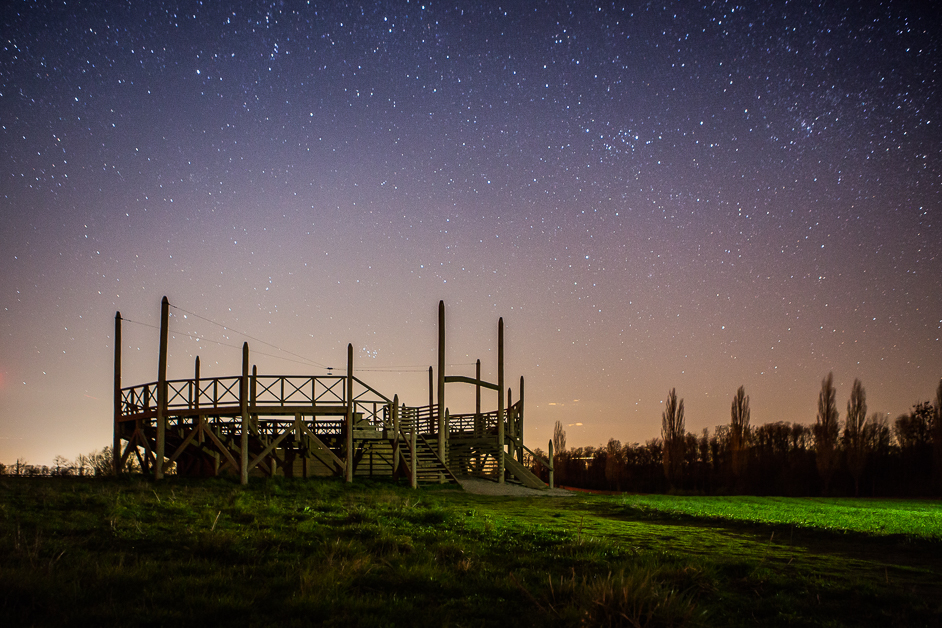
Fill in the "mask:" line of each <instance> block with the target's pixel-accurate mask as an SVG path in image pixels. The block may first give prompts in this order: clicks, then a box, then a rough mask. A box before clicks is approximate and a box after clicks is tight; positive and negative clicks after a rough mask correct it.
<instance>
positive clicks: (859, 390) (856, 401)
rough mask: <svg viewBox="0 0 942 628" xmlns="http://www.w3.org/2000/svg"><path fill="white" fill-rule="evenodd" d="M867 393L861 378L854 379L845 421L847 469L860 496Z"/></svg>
mask: <svg viewBox="0 0 942 628" xmlns="http://www.w3.org/2000/svg"><path fill="white" fill-rule="evenodd" d="M866 425H867V393H866V391H865V390H864V387H863V385H862V384H861V383H860V380H859V379H856V378H855V379H854V385H853V386H852V387H851V389H850V399H849V400H848V401H847V419H846V421H845V422H844V450H845V451H846V452H847V469H848V471H850V474H851V475H852V476H853V478H854V495H855V496H858V497H859V496H860V476H861V475H863V472H864V467H866V465H867V449H866V445H867V441H866V439H865V431H866V429H865V428H866Z"/></svg>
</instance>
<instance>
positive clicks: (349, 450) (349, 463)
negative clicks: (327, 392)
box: [344, 344, 354, 482]
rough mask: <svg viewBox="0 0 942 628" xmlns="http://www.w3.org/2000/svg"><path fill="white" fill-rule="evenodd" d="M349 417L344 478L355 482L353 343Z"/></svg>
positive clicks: (349, 355) (349, 362) (349, 348)
mask: <svg viewBox="0 0 942 628" xmlns="http://www.w3.org/2000/svg"><path fill="white" fill-rule="evenodd" d="M345 392H346V396H347V399H346V401H347V417H346V421H345V423H344V429H345V432H346V437H347V439H346V440H347V446H346V454H347V456H346V458H347V459H346V464H345V465H344V466H345V472H344V480H345V481H346V482H353V403H354V401H353V344H348V345H347V387H346V391H345Z"/></svg>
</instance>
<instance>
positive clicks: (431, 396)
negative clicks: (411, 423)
mask: <svg viewBox="0 0 942 628" xmlns="http://www.w3.org/2000/svg"><path fill="white" fill-rule="evenodd" d="M434 370H435V369H433V368H432V367H431V366H430V367H428V420H429V428H428V429H429V432H431V431H432V414H433V410H432V409H433V408H434V407H435V374H434ZM415 420H416V421H418V420H419V419H418V416H416V419H415Z"/></svg>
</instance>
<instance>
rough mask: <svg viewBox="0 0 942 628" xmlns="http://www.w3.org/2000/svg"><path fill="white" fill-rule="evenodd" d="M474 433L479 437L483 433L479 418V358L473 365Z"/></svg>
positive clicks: (481, 422)
mask: <svg viewBox="0 0 942 628" xmlns="http://www.w3.org/2000/svg"><path fill="white" fill-rule="evenodd" d="M474 379H475V380H476V383H475V384H474V435H475V436H477V437H481V436H483V435H484V425H483V421H482V420H481V360H478V361H477V362H476V363H475V365H474Z"/></svg>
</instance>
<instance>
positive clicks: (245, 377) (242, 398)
mask: <svg viewBox="0 0 942 628" xmlns="http://www.w3.org/2000/svg"><path fill="white" fill-rule="evenodd" d="M239 389H240V390H239V404H240V405H241V406H242V407H241V410H242V434H241V435H240V437H239V448H240V449H241V450H242V451H241V452H240V453H241V454H242V461H241V464H240V465H239V466H240V467H241V468H242V477H241V479H240V481H241V482H242V484H243V485H244V484H248V483H249V343H248V342H244V343H242V381H241V382H240V385H239Z"/></svg>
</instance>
